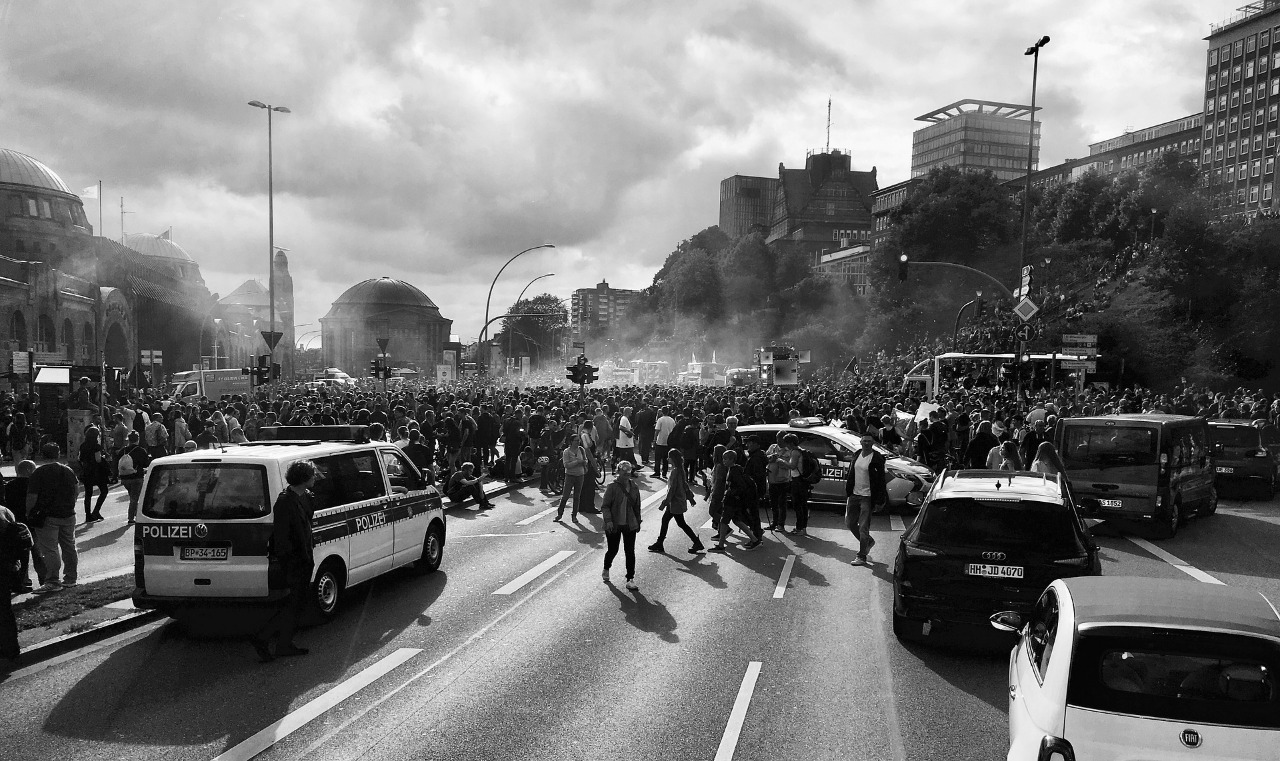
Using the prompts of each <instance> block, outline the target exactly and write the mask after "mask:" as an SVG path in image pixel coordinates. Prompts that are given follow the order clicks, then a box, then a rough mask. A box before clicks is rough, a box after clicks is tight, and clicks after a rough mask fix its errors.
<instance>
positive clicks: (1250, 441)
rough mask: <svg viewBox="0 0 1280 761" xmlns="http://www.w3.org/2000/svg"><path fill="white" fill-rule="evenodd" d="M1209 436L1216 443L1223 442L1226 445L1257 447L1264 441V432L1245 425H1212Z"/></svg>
mask: <svg viewBox="0 0 1280 761" xmlns="http://www.w3.org/2000/svg"><path fill="white" fill-rule="evenodd" d="M1209 436H1210V437H1211V438H1212V439H1213V443H1214V444H1221V445H1222V446H1224V447H1250V448H1256V447H1258V446H1260V442H1261V441H1262V434H1261V433H1260V432H1259V431H1258V429H1257V428H1250V427H1248V426H1243V425H1211V426H1209Z"/></svg>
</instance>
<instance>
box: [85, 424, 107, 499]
mask: <svg viewBox="0 0 1280 761" xmlns="http://www.w3.org/2000/svg"><path fill="white" fill-rule="evenodd" d="M100 438H101V433H100V432H99V430H98V427H97V426H93V425H91V426H89V427H88V428H86V429H84V441H83V442H82V443H81V444H80V481H81V482H82V483H83V484H84V522H85V523H96V522H97V521H100V520H102V503H103V502H106V501H107V491H108V490H109V489H110V488H111V485H110V479H111V469H110V466H109V465H107V453H106V452H105V451H104V450H103V448H102V442H101V441H100ZM95 487H96V488H97V489H98V502H97V504H95V505H94V506H93V510H90V509H89V504H90V503H91V502H92V501H93V490H94V488H95Z"/></svg>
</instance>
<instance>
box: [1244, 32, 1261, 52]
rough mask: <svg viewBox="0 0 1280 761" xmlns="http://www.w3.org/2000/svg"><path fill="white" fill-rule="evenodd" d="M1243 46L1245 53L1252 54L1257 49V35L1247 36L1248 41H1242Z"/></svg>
mask: <svg viewBox="0 0 1280 761" xmlns="http://www.w3.org/2000/svg"><path fill="white" fill-rule="evenodd" d="M1244 44H1245V47H1244V50H1245V52H1246V53H1252V52H1253V51H1254V50H1255V49H1256V48H1257V45H1258V37H1257V35H1253V34H1251V35H1249V37H1248V39H1246V40H1245V41H1244Z"/></svg>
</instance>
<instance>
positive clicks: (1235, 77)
mask: <svg viewBox="0 0 1280 761" xmlns="http://www.w3.org/2000/svg"><path fill="white" fill-rule="evenodd" d="M1231 81H1232V82H1239V81H1240V67H1239V66H1232V67H1231Z"/></svg>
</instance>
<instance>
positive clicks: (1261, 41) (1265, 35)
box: [1258, 32, 1271, 48]
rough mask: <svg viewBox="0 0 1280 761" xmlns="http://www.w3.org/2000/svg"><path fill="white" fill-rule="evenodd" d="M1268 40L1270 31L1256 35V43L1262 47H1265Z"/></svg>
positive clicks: (1269, 40)
mask: <svg viewBox="0 0 1280 761" xmlns="http://www.w3.org/2000/svg"><path fill="white" fill-rule="evenodd" d="M1269 42H1271V32H1263V33H1262V34H1260V35H1258V44H1259V45H1261V46H1262V47H1264V48H1265V47H1266V46H1267V44H1268V43H1269Z"/></svg>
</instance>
